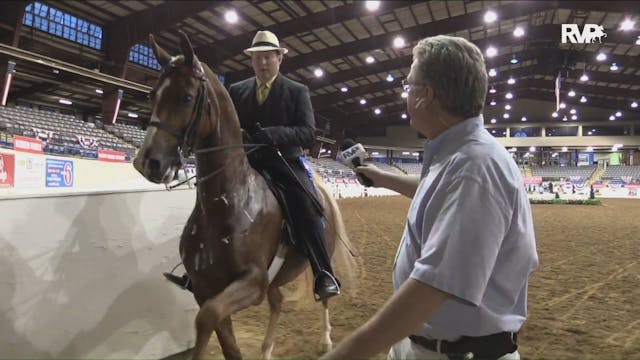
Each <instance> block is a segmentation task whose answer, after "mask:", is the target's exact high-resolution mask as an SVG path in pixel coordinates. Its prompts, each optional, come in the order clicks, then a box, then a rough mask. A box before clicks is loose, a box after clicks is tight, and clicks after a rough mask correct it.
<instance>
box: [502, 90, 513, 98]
mask: <svg viewBox="0 0 640 360" xmlns="http://www.w3.org/2000/svg"><path fill="white" fill-rule="evenodd" d="M504 97H505V98H507V99H509V100H511V99H513V94H512V93H511V92H508V93H506V94H504Z"/></svg>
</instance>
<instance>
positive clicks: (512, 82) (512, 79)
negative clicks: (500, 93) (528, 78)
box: [507, 77, 516, 85]
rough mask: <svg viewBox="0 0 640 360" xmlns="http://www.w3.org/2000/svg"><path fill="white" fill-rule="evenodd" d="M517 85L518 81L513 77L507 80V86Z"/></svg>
mask: <svg viewBox="0 0 640 360" xmlns="http://www.w3.org/2000/svg"><path fill="white" fill-rule="evenodd" d="M515 83H516V79H514V78H512V77H510V78H509V80H507V84H509V85H513V84H515Z"/></svg>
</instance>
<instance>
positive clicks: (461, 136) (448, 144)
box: [424, 115, 484, 163]
mask: <svg viewBox="0 0 640 360" xmlns="http://www.w3.org/2000/svg"><path fill="white" fill-rule="evenodd" d="M482 128H484V118H483V117H482V115H479V116H475V117H471V118H467V119H464V120H462V121H460V122H459V123H457V124H455V125H453V126H452V127H450V128H448V129H447V130H445V131H444V132H443V133H441V134H440V135H439V136H438V137H436V138H435V139H433V140H427V142H426V143H425V146H424V155H425V156H424V158H425V160H427V159H429V160H433V158H434V157H438V156H440V155H445V154H447V153H448V152H449V151H450V150H452V149H457V148H458V147H460V145H462V143H464V142H465V138H466V137H467V136H468V135H470V134H472V133H474V132H476V131H478V129H482ZM425 162H426V161H425ZM430 162H431V161H429V163H430Z"/></svg>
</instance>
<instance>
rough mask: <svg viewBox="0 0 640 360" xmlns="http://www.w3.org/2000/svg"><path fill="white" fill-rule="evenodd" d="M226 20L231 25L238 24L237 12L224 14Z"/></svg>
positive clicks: (231, 11)
mask: <svg viewBox="0 0 640 360" xmlns="http://www.w3.org/2000/svg"><path fill="white" fill-rule="evenodd" d="M224 19H225V20H226V21H227V22H228V23H229V24H235V23H237V22H238V13H237V12H236V11H235V10H229V11H227V12H226V13H224Z"/></svg>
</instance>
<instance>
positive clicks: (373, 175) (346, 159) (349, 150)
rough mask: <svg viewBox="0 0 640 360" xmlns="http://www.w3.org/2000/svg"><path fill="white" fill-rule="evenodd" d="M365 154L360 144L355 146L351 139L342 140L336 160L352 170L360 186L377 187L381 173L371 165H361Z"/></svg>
mask: <svg viewBox="0 0 640 360" xmlns="http://www.w3.org/2000/svg"><path fill="white" fill-rule="evenodd" d="M366 156H367V152H366V151H365V150H364V147H363V146H362V144H357V143H356V142H355V141H353V140H352V139H344V141H343V142H342V146H340V154H339V155H338V158H337V160H338V161H340V162H341V163H343V164H344V165H346V166H348V167H350V168H352V169H353V171H354V172H355V173H356V177H357V178H358V182H360V184H362V185H364V186H367V187H370V186H379V185H378V184H379V183H380V182H379V181H377V180H379V179H380V176H381V175H382V171H381V170H380V169H378V168H377V167H375V166H373V165H363V163H364V159H365V158H366Z"/></svg>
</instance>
